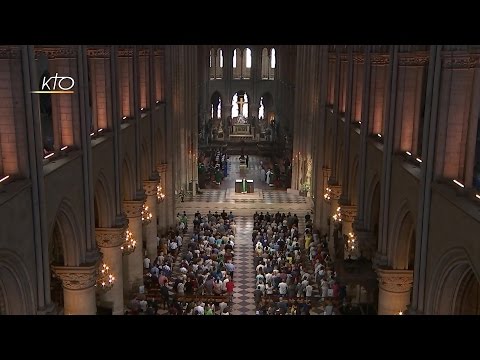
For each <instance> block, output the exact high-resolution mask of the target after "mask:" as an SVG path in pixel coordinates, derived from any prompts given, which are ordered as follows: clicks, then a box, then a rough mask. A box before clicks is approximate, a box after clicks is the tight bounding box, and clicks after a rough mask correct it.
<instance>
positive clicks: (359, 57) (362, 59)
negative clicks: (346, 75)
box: [353, 53, 365, 65]
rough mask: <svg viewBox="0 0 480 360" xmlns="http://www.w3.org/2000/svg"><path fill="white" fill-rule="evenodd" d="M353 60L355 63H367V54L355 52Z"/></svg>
mask: <svg viewBox="0 0 480 360" xmlns="http://www.w3.org/2000/svg"><path fill="white" fill-rule="evenodd" d="M353 62H354V63H355V64H360V65H361V64H365V55H364V54H363V53H358V54H353Z"/></svg>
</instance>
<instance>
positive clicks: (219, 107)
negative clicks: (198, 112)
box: [217, 98, 222, 119]
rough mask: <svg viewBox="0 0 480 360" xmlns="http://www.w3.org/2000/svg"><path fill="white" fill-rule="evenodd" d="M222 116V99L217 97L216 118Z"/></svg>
mask: <svg viewBox="0 0 480 360" xmlns="http://www.w3.org/2000/svg"><path fill="white" fill-rule="evenodd" d="M221 118H222V99H220V98H219V99H218V106H217V119H221Z"/></svg>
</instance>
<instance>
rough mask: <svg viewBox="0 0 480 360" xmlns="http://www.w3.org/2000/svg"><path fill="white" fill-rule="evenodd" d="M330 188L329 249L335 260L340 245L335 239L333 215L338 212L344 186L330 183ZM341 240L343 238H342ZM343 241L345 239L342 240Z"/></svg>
mask: <svg viewBox="0 0 480 360" xmlns="http://www.w3.org/2000/svg"><path fill="white" fill-rule="evenodd" d="M329 188H330V189H332V192H331V199H330V212H329V215H328V218H329V220H330V229H329V239H331V241H329V242H328V251H329V252H330V256H331V257H332V259H333V260H336V258H337V257H336V256H335V253H336V250H337V247H338V244H335V241H334V239H335V238H334V236H333V234H334V232H335V222H334V221H333V218H332V217H333V215H334V214H335V213H336V212H337V208H338V206H339V205H340V204H339V199H340V195H341V194H342V186H341V185H329ZM340 240H341V239H340ZM341 243H343V241H341Z"/></svg>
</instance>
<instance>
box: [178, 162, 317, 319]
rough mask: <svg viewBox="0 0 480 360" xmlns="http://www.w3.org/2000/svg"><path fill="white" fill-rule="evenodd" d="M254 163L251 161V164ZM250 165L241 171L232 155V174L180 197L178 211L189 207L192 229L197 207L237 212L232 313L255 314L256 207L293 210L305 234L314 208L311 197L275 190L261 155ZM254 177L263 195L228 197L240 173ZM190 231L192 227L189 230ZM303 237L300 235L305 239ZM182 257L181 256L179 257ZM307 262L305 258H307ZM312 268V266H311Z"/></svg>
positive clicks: (202, 209)
mask: <svg viewBox="0 0 480 360" xmlns="http://www.w3.org/2000/svg"><path fill="white" fill-rule="evenodd" d="M250 164H251V165H250ZM250 164H249V165H250V167H249V169H247V170H246V171H245V170H242V171H240V170H239V168H238V161H237V160H236V159H235V158H234V159H231V162H230V167H229V176H228V177H227V178H226V179H225V180H224V182H223V183H222V185H220V186H218V188H217V189H206V190H201V191H202V194H197V195H195V196H191V197H187V198H185V202H183V203H182V202H179V201H177V203H176V205H177V210H176V211H177V212H181V211H184V210H185V211H186V212H187V215H188V218H189V229H190V230H191V229H192V227H193V225H192V221H193V214H194V213H195V212H196V211H197V210H198V211H200V212H201V213H207V212H208V211H209V210H210V211H212V212H214V211H218V212H221V211H222V210H225V211H227V212H230V211H233V213H234V215H235V222H236V230H237V234H236V237H235V249H234V250H235V257H234V264H235V273H234V281H235V289H234V294H233V306H232V309H231V314H232V315H255V301H254V297H253V292H254V290H255V269H254V264H253V247H252V230H253V214H254V213H255V211H259V212H260V211H263V212H264V213H265V212H266V211H270V212H271V213H275V212H277V211H280V212H285V213H287V212H289V211H290V212H291V213H292V214H297V216H298V218H299V231H300V234H303V231H304V226H305V221H304V216H305V214H306V213H307V212H309V211H310V210H311V209H312V202H311V200H310V199H309V198H306V197H303V196H298V195H295V194H291V193H287V192H286V191H284V190H272V188H271V187H269V186H268V185H267V184H265V182H263V181H262V179H261V176H260V159H259V158H257V157H254V156H252V157H251V159H250ZM240 176H242V177H246V178H250V179H254V181H255V187H256V188H257V189H262V191H263V198H262V199H260V200H226V198H225V197H226V191H227V189H228V187H229V186H231V187H232V188H233V187H234V180H235V179H236V178H238V177H240ZM188 233H190V231H189V232H188ZM188 233H187V235H186V236H185V237H184V238H185V240H186V241H184V246H183V248H184V249H185V244H186V243H187V241H188V239H189V235H188ZM302 240H303V239H300V241H302ZM179 258H180V257H179ZM305 263H306V258H305ZM176 271H178V264H176V265H175V266H174V272H176ZM312 272H313V270H312ZM313 295H314V298H316V299H318V298H319V292H318V289H317V285H316V284H315V285H314V294H313ZM320 312H321V311H320V310H319V309H318V308H312V310H311V312H310V313H311V314H312V315H316V314H318V313H320Z"/></svg>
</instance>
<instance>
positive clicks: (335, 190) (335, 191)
mask: <svg viewBox="0 0 480 360" xmlns="http://www.w3.org/2000/svg"><path fill="white" fill-rule="evenodd" d="M328 187H329V188H330V189H332V199H333V200H338V199H340V196H341V195H342V185H329V186H328Z"/></svg>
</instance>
